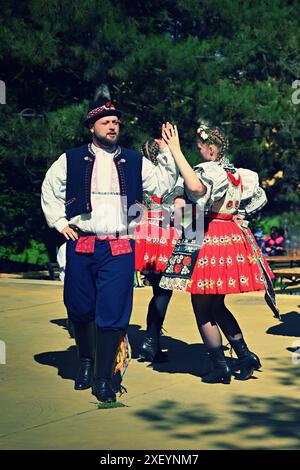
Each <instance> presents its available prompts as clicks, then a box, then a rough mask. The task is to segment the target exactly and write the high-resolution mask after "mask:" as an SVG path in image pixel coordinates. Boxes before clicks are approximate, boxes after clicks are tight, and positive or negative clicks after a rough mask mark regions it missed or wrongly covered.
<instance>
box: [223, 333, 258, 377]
mask: <svg viewBox="0 0 300 470" xmlns="http://www.w3.org/2000/svg"><path fill="white" fill-rule="evenodd" d="M229 343H230V344H231V346H232V349H233V350H234V352H235V354H236V355H237V357H238V360H239V361H238V362H239V370H240V374H239V375H238V376H237V377H236V378H237V379H239V380H248V379H250V377H252V375H253V372H254V371H255V370H258V369H260V368H261V362H260V360H259V357H258V356H257V355H256V354H255V353H253V352H251V351H249V349H248V347H247V344H246V343H245V340H244V338H240V339H235V340H233V339H230V340H229Z"/></svg>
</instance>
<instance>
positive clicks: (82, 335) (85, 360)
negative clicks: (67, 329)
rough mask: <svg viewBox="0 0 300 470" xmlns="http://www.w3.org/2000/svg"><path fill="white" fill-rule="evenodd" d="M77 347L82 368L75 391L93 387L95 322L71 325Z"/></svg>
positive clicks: (79, 371)
mask: <svg viewBox="0 0 300 470" xmlns="http://www.w3.org/2000/svg"><path fill="white" fill-rule="evenodd" d="M71 325H72V329H73V333H74V338H75V342H76V346H77V351H78V357H79V360H80V366H79V370H78V374H77V377H76V379H75V385H74V388H75V390H85V389H87V388H90V387H91V386H92V382H93V365H94V357H95V340H96V336H95V335H96V328H95V322H94V321H92V322H89V323H74V322H72V323H71Z"/></svg>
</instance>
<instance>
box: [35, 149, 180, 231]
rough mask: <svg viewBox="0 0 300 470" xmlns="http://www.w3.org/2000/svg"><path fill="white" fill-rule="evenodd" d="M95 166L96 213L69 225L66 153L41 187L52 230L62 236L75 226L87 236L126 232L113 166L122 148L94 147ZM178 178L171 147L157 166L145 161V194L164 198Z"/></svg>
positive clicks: (93, 178)
mask: <svg viewBox="0 0 300 470" xmlns="http://www.w3.org/2000/svg"><path fill="white" fill-rule="evenodd" d="M92 150H93V151H94V153H95V156H96V158H95V162H94V167H93V172H92V180H91V204H92V207H93V210H92V212H91V213H88V214H80V215H78V216H76V217H73V218H72V219H70V220H69V221H68V220H67V219H66V215H65V197H66V179H67V159H66V154H65V153H63V154H62V155H61V156H60V157H59V158H58V160H56V161H55V162H54V163H53V164H52V166H51V167H50V168H49V170H48V171H47V173H46V176H45V179H44V181H43V184H42V195H41V203H42V209H43V211H44V214H45V217H46V220H47V223H48V225H49V227H55V228H56V229H57V230H58V231H59V232H61V231H62V230H63V229H64V228H65V227H66V226H67V225H68V224H74V225H76V226H77V227H78V228H80V229H81V230H82V231H84V232H93V233H97V234H98V235H99V236H101V235H114V234H115V233H116V231H119V232H123V231H126V229H127V215H126V214H125V213H124V211H123V209H122V202H121V194H120V187H119V178H118V173H117V170H116V167H115V164H114V162H113V159H114V157H115V156H116V155H117V154H118V153H119V152H120V148H118V149H117V150H114V151H111V152H110V151H107V150H104V149H102V148H99V147H96V146H95V145H94V144H92ZM177 178H178V170H177V167H176V164H175V161H174V159H173V157H172V154H171V152H170V151H169V149H168V147H166V148H165V149H164V150H162V151H160V153H159V155H158V165H157V166H155V165H153V164H152V163H151V162H150V161H149V160H147V159H146V158H144V157H143V163H142V182H143V191H145V192H146V193H148V194H155V195H157V196H163V195H164V194H165V193H167V192H169V191H170V190H171V189H172V188H173V186H174V184H175V181H176V179H177Z"/></svg>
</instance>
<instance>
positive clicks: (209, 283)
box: [160, 123, 279, 383]
mask: <svg viewBox="0 0 300 470" xmlns="http://www.w3.org/2000/svg"><path fill="white" fill-rule="evenodd" d="M162 135H163V138H164V140H165V142H166V143H167V144H168V146H169V148H170V150H171V152H172V154H173V157H174V159H175V161H176V163H177V166H178V168H179V170H180V172H181V175H182V177H183V179H184V183H185V194H186V197H187V201H191V202H193V203H196V207H197V206H198V207H199V206H200V207H202V208H203V209H204V237H203V242H202V243H201V245H199V247H198V249H197V250H196V251H195V252H194V255H196V256H194V258H193V256H192V255H191V253H192V250H190V254H189V247H188V250H187V251H185V252H184V250H183V251H180V249H181V248H180V247H179V248H178V249H177V247H176V248H175V250H174V253H173V255H172V257H171V259H170V261H169V263H168V266H167V268H166V271H165V273H164V276H163V277H162V280H161V284H160V285H161V286H162V287H164V288H167V289H168V288H169V289H176V288H179V289H181V290H186V291H188V292H190V293H191V300H192V305H193V310H194V313H195V317H196V321H197V325H198V328H199V331H200V334H201V336H202V339H203V341H204V343H205V345H206V346H207V349H208V352H209V356H210V358H211V361H212V363H213V366H214V368H213V370H212V371H211V372H210V373H209V374H208V375H206V376H205V377H204V378H203V381H204V382H207V383H217V382H223V383H230V380H231V375H232V372H231V370H230V369H229V367H228V365H227V364H226V361H225V356H224V352H223V348H222V336H221V333H220V330H219V328H220V329H221V330H222V331H223V333H224V334H225V336H226V337H227V339H228V340H229V342H230V344H231V346H232V348H233V350H234V351H235V353H236V355H237V357H238V359H239V361H238V363H239V370H240V374H239V375H238V376H237V378H239V379H240V380H246V379H249V378H250V377H251V376H252V374H253V371H254V370H258V369H259V368H260V367H261V363H260V360H259V358H258V356H257V355H256V354H254V353H253V352H251V351H249V349H248V347H247V345H246V343H245V340H244V338H243V334H242V331H241V329H240V326H239V325H238V323H237V321H236V319H235V317H234V316H233V314H232V313H231V312H230V311H229V310H228V308H227V307H226V306H225V303H224V301H225V296H226V294H234V293H242V292H251V291H259V290H264V289H266V290H267V293H268V295H270V290H271V291H272V283H271V280H270V279H271V278H272V277H274V276H273V274H272V272H271V271H270V268H269V266H268V264H267V262H266V261H265V259H264V258H263V256H262V254H261V252H260V250H259V248H258V246H257V244H256V241H255V239H254V237H253V235H252V233H251V232H250V230H249V229H248V228H247V227H246V225H247V224H245V223H244V221H243V216H241V215H238V213H239V214H241V212H244V214H251V213H253V212H256V211H257V210H260V209H261V208H262V207H263V206H264V205H265V203H266V201H267V200H266V195H265V192H264V191H263V189H261V188H260V187H259V183H258V175H257V173H255V172H253V171H251V170H248V169H244V168H240V169H236V168H235V167H234V165H232V164H230V162H229V160H228V159H227V158H226V154H227V148H228V140H227V137H226V136H225V134H224V132H223V131H222V130H220V129H219V128H217V127H210V128H208V127H207V126H201V127H200V128H199V129H198V148H199V151H200V154H201V156H202V157H203V159H204V160H205V162H204V163H200V164H198V165H197V166H196V167H194V169H192V168H191V167H190V165H189V163H188V162H187V160H186V159H185V157H184V155H183V154H182V152H181V148H180V143H179V137H178V132H177V128H176V126H174V127H173V126H172V125H171V124H169V123H167V125H164V126H163V131H162ZM271 294H273V291H272V292H271ZM266 300H267V301H268V303H269V305H270V307H271V308H272V310H273V311H274V312H275V315H276V316H279V312H278V309H277V307H276V304H275V299H274V297H273V298H270V297H268V298H266Z"/></svg>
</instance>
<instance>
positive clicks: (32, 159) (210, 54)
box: [0, 0, 300, 263]
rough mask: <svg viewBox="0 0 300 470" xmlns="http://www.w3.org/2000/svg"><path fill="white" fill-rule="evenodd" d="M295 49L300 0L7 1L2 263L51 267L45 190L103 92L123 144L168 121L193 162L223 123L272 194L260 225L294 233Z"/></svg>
mask: <svg viewBox="0 0 300 470" xmlns="http://www.w3.org/2000/svg"><path fill="white" fill-rule="evenodd" d="M299 44H300V28H299V2H298V1H288V0H270V1H268V0H265V1H263V2H261V1H247V0H246V1H245V0H243V1H239V0H204V1H191V0H184V1H181V0H172V1H170V0H160V1H158V0H156V1H155V0H154V1H147V0H142V1H132V0H120V1H117V2H113V1H110V0H73V1H62V0H47V1H45V2H41V1H40V0H29V1H17V0H2V1H1V13H0V63H1V75H0V79H1V80H3V81H5V83H6V87H7V104H6V105H1V106H0V118H1V129H0V181H1V188H2V191H1V200H0V217H1V248H0V253H1V255H2V257H3V258H11V259H15V260H23V261H28V262H33V263H35V262H36V263H42V262H44V261H45V260H46V258H47V256H46V255H45V250H44V248H43V242H44V240H45V237H48V236H49V233H48V232H47V231H46V224H45V221H44V217H43V215H42V212H41V209H40V187H41V183H42V180H43V177H44V174H45V172H46V170H47V168H48V167H49V166H50V164H51V163H52V162H53V161H54V160H55V159H56V158H58V156H59V155H60V154H61V153H62V152H63V151H64V150H65V149H66V148H70V147H73V146H78V145H80V144H82V143H83V142H85V141H87V140H88V139H89V136H88V133H87V131H86V130H85V129H84V127H83V126H82V120H83V118H84V115H85V113H86V108H87V105H88V101H89V100H90V99H91V98H93V96H94V94H95V92H96V90H97V89H98V90H99V87H101V86H103V85H106V86H108V88H109V91H110V93H111V97H112V99H113V100H114V101H115V102H117V103H118V106H119V107H120V108H121V109H123V110H124V124H125V125H124V128H123V131H122V139H121V143H122V144H123V145H125V146H126V147H132V148H136V149H138V148H139V147H140V145H141V143H142V142H143V141H144V140H145V139H146V138H148V137H149V136H151V135H154V134H156V133H157V127H158V124H159V123H161V122H162V121H163V120H166V119H167V120H169V121H173V122H176V123H177V125H178V127H179V129H180V134H181V140H182V144H183V148H184V150H185V153H186V155H187V157H188V159H189V160H190V162H191V163H196V162H197V158H198V156H197V150H196V146H195V130H196V128H197V123H198V121H199V119H209V120H211V121H213V122H214V123H217V124H221V125H223V127H224V128H225V129H226V131H227V132H228V135H229V138H230V156H231V158H232V160H233V161H234V162H235V164H236V165H237V166H238V167H239V166H245V167H248V168H250V169H253V170H255V171H257V172H259V174H260V178H261V181H262V184H263V186H264V187H265V189H266V191H267V195H268V198H269V204H268V206H266V208H265V209H264V211H263V213H262V214H261V215H260V216H259V218H258V219H256V220H255V221H254V223H255V224H256V225H257V224H260V225H261V226H262V227H263V228H264V229H265V230H268V229H269V228H270V225H273V224H274V223H278V224H281V225H284V226H285V228H287V229H289V228H290V227H292V226H296V227H297V225H299V216H298V215H297V208H298V207H299V197H300V196H299V195H300V192H299V173H300V158H299V156H300V151H299V142H300V126H299V121H300V119H299V115H300V113H299V108H300V105H296V104H293V103H292V101H291V97H292V93H293V92H294V91H295V90H294V89H293V88H292V83H293V82H294V81H295V80H297V79H300V60H299ZM282 214H283V215H282ZM24 250H25V251H24Z"/></svg>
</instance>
